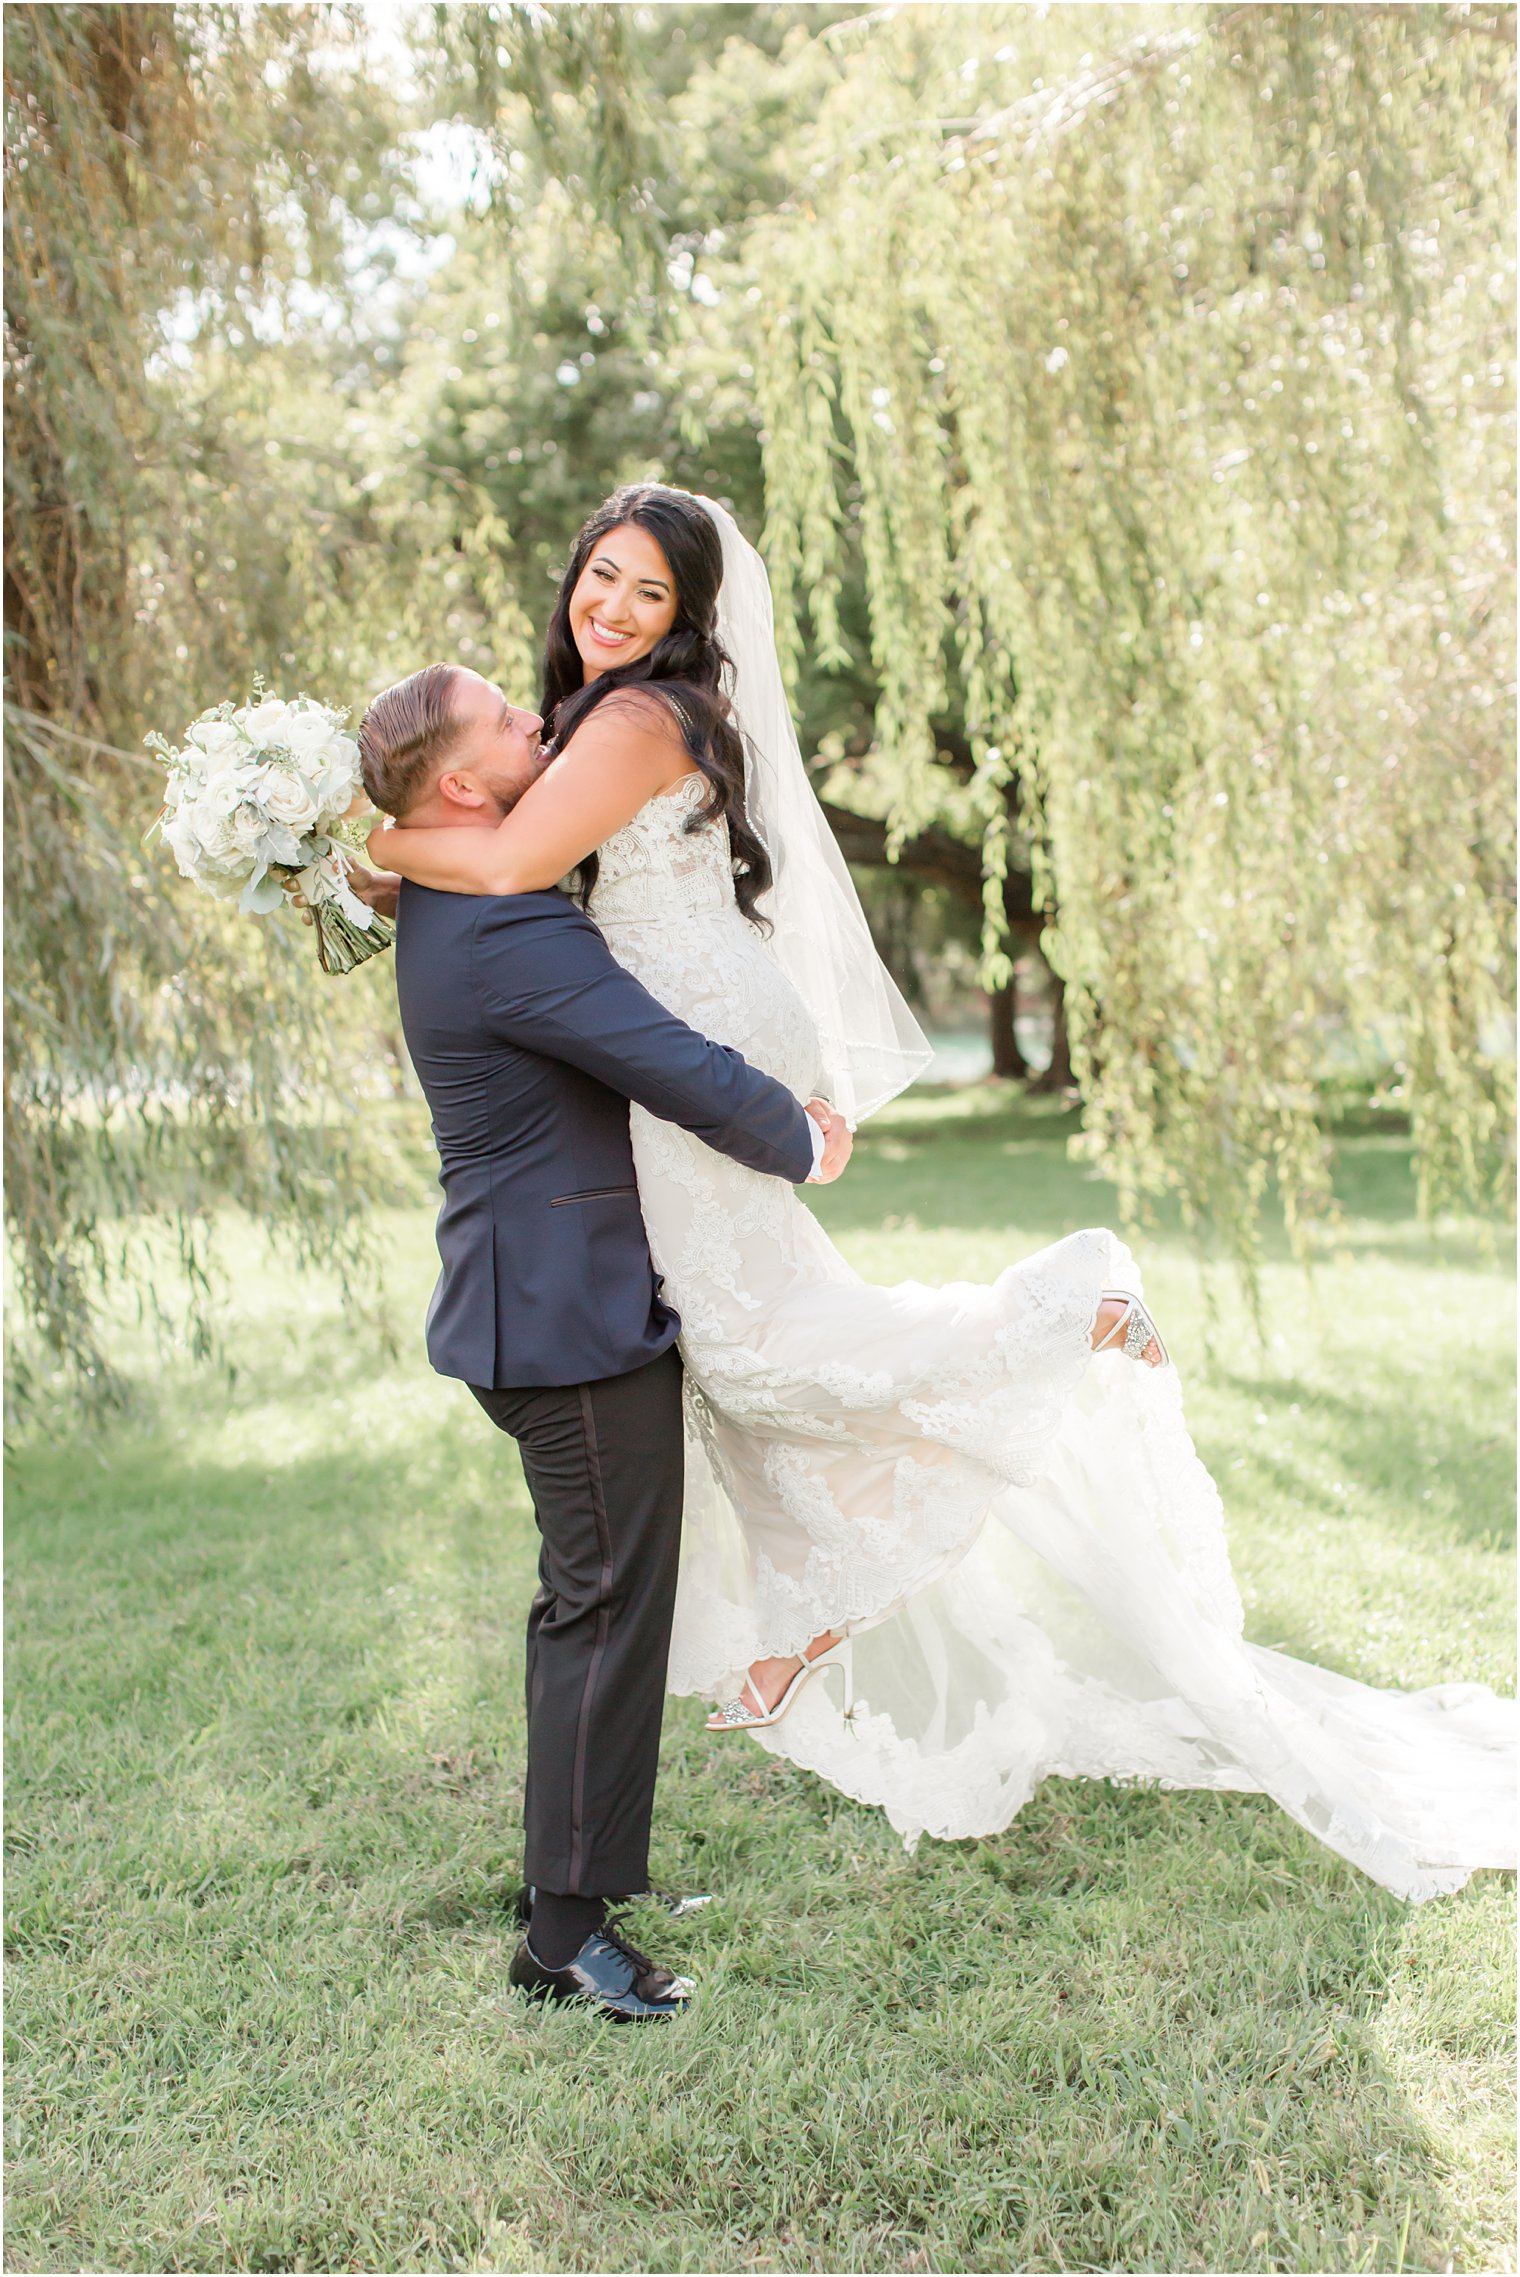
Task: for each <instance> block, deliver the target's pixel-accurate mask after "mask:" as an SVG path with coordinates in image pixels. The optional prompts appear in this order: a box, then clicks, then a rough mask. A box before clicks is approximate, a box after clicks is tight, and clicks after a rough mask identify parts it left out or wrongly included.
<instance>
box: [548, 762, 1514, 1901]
mask: <svg viewBox="0 0 1520 2277" xmlns="http://www.w3.org/2000/svg"><path fill="white" fill-rule="evenodd" d="M704 796H705V784H704V783H703V781H702V779H701V778H700V777H697V776H691V777H688V778H686V779H685V780H683V782H681V783H680V784H679V785H678V786H677V787H676V788H675V789H674V790H671V791H668V792H666V793H665V794H664V795H662V796H661V797H658V798H655V799H652V800H651V801H650V802H649V804H648V805H646V806H645V807H644V808H643V809H642V810H641V811H640V813H638V814H637V815H636V816H635V817H634V819H633V821H632V822H630V823H629V824H628V825H627V827H626V828H624V829H623V830H620V831H618V832H617V833H616V835H615V836H614V837H612V838H611V839H610V840H608V842H607V843H606V844H605V845H604V846H603V847H602V848H601V850H600V864H599V874H598V878H597V882H596V885H595V888H594V891H593V894H592V896H591V900H590V903H589V909H590V914H591V915H592V917H593V918H594V919H595V921H596V923H597V925H598V926H599V927H600V928H601V930H602V932H603V933H604V935H605V936H606V939H607V941H608V943H609V945H610V947H611V949H612V951H613V953H614V955H615V956H616V957H617V958H618V959H619V960H620V962H621V963H623V964H624V965H626V966H627V967H628V968H629V970H630V971H632V972H633V973H635V974H636V975H637V976H638V978H639V979H640V980H641V981H642V982H643V983H644V985H645V986H646V987H647V988H648V989H649V990H650V991H651V993H652V994H653V995H655V996H656V997H658V998H659V999H660V1001H661V1002H662V1003H663V1004H665V1005H666V1006H667V1007H668V1008H669V1009H670V1010H671V1011H673V1012H677V1013H679V1014H680V1015H681V1016H682V1017H683V1018H684V1019H686V1020H688V1021H689V1022H690V1023H691V1024H692V1026H694V1027H696V1028H699V1029H700V1030H702V1031H703V1032H704V1033H705V1034H707V1035H709V1036H712V1037H715V1038H716V1039H718V1041H720V1042H722V1043H727V1044H732V1045H734V1046H735V1047H737V1048H738V1049H739V1050H741V1051H743V1052H744V1054H745V1056H746V1057H747V1058H748V1059H750V1060H751V1061H753V1062H754V1064H755V1065H756V1066H759V1067H762V1068H764V1069H765V1070H766V1071H767V1072H768V1073H769V1074H771V1075H774V1076H776V1077H778V1078H779V1079H780V1080H781V1081H782V1082H783V1083H785V1084H787V1085H788V1086H789V1087H790V1088H791V1089H792V1090H793V1091H795V1092H796V1093H797V1095H798V1096H799V1097H800V1098H806V1097H807V1096H808V1095H809V1094H810V1093H811V1092H812V1091H813V1090H814V1089H815V1087H816V1081H817V1075H818V1066H819V1059H818V1042H817V1036H816V1033H815V1031H814V1029H813V1027H812V1023H811V1021H810V1018H809V1015H808V1013H807V1011H806V1009H805V1008H804V1006H803V1004H802V1002H801V1000H800V998H799V997H798V996H797V994H796V993H795V991H794V990H793V988H792V987H791V985H790V983H789V982H788V981H787V979H786V978H785V977H784V975H783V973H782V971H781V969H780V966H779V964H778V963H777V961H776V958H775V956H774V955H773V953H772V951H771V950H770V948H769V947H768V946H767V943H766V940H765V938H764V936H763V935H762V934H761V933H760V932H759V931H758V930H757V929H756V928H755V926H753V925H752V924H751V923H750V922H749V921H748V920H747V919H746V918H745V917H744V916H743V915H742V914H741V913H740V911H739V909H738V907H737V905H736V903H735V900H734V894H733V879H732V866H731V858H730V851H729V844H728V837H727V832H726V829H725V827H724V826H723V825H722V824H721V823H720V824H718V825H716V826H713V825H707V824H699V825H698V826H697V827H695V828H692V827H689V826H690V825H691V824H693V823H694V822H696V820H697V809H698V807H699V806H700V804H701V802H702V800H703V798H704ZM633 1148H634V1159H635V1162H636V1165H637V1171H638V1179H639V1194H640V1199H641V1202H642V1207H643V1212H644V1219H645V1223H646V1225H647V1227H648V1231H649V1241H650V1247H651V1249H652V1251H653V1254H654V1259H655V1265H656V1269H657V1270H658V1271H659V1272H660V1273H661V1274H663V1276H664V1281H665V1294H666V1296H667V1297H668V1299H669V1300H670V1301H671V1302H672V1303H673V1304H674V1305H675V1307H676V1309H677V1310H678V1312H679V1313H680V1315H681V1321H682V1337H681V1350H682V1353H683V1355H684V1358H685V1362H686V1370H687V1407H686V1413H687V1425H688V1448H687V1505H686V1524H685V1538H684V1548H683V1556H682V1570H681V1583H680V1592H679V1597H678V1603H677V1611H676V1622H675V1634H674V1640H673V1645H672V1653H671V1665H670V1676H669V1683H670V1688H671V1690H672V1691H674V1692H677V1693H686V1694H690V1693H697V1694H704V1695H706V1696H707V1697H708V1698H709V1699H711V1700H713V1701H715V1702H716V1701H720V1700H727V1699H730V1698H732V1697H733V1696H734V1694H735V1693H736V1692H737V1691H738V1689H739V1686H740V1684H741V1682H742V1680H743V1677H744V1673H745V1671H746V1669H747V1668H748V1666H749V1664H750V1663H751V1661H754V1660H756V1659H759V1658H762V1657H765V1656H768V1655H771V1654H794V1653H800V1652H801V1651H802V1649H803V1647H804V1646H805V1645H806V1644H807V1643H808V1641H809V1640H810V1639H811V1638H813V1637H815V1636H818V1635H821V1634H822V1633H823V1631H824V1630H826V1629H829V1628H834V1629H838V1628H839V1627H841V1626H842V1624H843V1623H844V1622H846V1621H850V1622H855V1623H869V1624H870V1626H869V1627H868V1628H867V1629H866V1630H865V1632H864V1633H861V1634H857V1636H856V1638H855V1644H854V1652H855V1689H856V1695H857V1705H856V1712H855V1715H854V1717H853V1719H852V1720H851V1721H850V1722H848V1723H847V1722H846V1721H845V1719H844V1716H843V1714H842V1712H841V1708H840V1705H839V1703H838V1701H837V1700H836V1698H835V1696H834V1694H833V1691H832V1689H831V1687H832V1684H833V1678H832V1676H831V1675H829V1674H823V1673H821V1674H820V1675H818V1676H816V1677H815V1678H813V1679H812V1681H811V1682H810V1683H808V1684H807V1685H805V1686H804V1687H803V1690H802V1693H801V1695H800V1697H799V1698H798V1700H797V1701H796V1702H795V1704H794V1705H793V1706H792V1708H791V1709H790V1710H789V1711H788V1713H787V1715H786V1716H785V1718H784V1719H783V1720H782V1721H781V1722H780V1723H779V1724H777V1725H775V1726H774V1727H772V1728H770V1729H768V1730H763V1731H760V1732H758V1733H756V1735H755V1736H756V1737H757V1738H758V1739H759V1741H760V1743H761V1745H762V1746H764V1747H766V1748H768V1749H770V1750H771V1751H772V1752H773V1753H776V1754H780V1755H786V1756H789V1757H790V1758H791V1759H792V1760H793V1761H794V1762H797V1763H800V1764H804V1765H806V1766H807V1767H808V1768H809V1769H811V1770H813V1771H816V1772H818V1773H819V1774H820V1775H821V1776H822V1777H823V1778H825V1779H827V1780H828V1781H829V1782H830V1783H831V1784H832V1785H833V1786H835V1787H837V1788H839V1789H840V1790H841V1791H842V1792H843V1793H845V1794H847V1795H851V1796H853V1797H855V1798H856V1799H858V1800H859V1801H862V1802H866V1803H872V1804H876V1805H879V1806H880V1808H881V1809H882V1810H884V1811H885V1812H886V1814H887V1816H888V1818H889V1820H890V1821H891V1823H892V1825H893V1826H894V1827H895V1828H897V1830H898V1831H899V1832H900V1833H901V1834H902V1835H903V1836H904V1838H905V1839H906V1841H907V1842H908V1844H909V1845H910V1846H911V1845H912V1844H913V1843H915V1842H916V1841H917V1839H918V1837H919V1836H920V1834H923V1833H928V1834H932V1835H937V1836H941V1837H950V1836H959V1835H988V1834H993V1833H996V1832H997V1831H998V1830H999V1829H1001V1828H1003V1827H1006V1826H1007V1825H1008V1823H1009V1821H1010V1820H1011V1819H1012V1818H1013V1817H1014V1816H1015V1814H1016V1813H1017V1811H1018V1810H1019V1809H1020V1807H1021V1806H1022V1804H1023V1803H1024V1802H1025V1800H1026V1799H1027V1797H1028V1796H1029V1794H1030V1793H1031V1792H1032V1790H1033V1789H1034V1787H1035V1786H1036V1785H1037V1784H1038V1783H1039V1781H1040V1780H1042V1779H1043V1778H1045V1777H1047V1776H1049V1775H1050V1774H1053V1773H1054V1774H1059V1775H1061V1776H1066V1777H1071V1776H1083V1777H1090V1778H1117V1779H1131V1778H1143V1779H1153V1780H1157V1781H1160V1782H1162V1783H1163V1784H1165V1785H1168V1786H1174V1787H1214V1788H1236V1789H1242V1790H1246V1791H1249V1792H1253V1793H1263V1794H1267V1795H1270V1796H1272V1797H1273V1798H1274V1799H1275V1800H1276V1801H1277V1802H1278V1803H1279V1804H1281V1806H1282V1807H1283V1809H1284V1810H1286V1811H1288V1812H1289V1813H1290V1814H1291V1815H1292V1817H1294V1818H1295V1819H1296V1820H1298V1822H1299V1824H1300V1825H1302V1826H1305V1827H1307V1828H1308V1829H1309V1830H1310V1832H1311V1833H1313V1834H1315V1835H1317V1836H1318V1837H1319V1838H1320V1839H1321V1841H1323V1842H1326V1843H1328V1844H1329V1845H1330V1847H1331V1848H1332V1849H1334V1850H1337V1851H1339V1852H1340V1853H1341V1855H1342V1856H1343V1857H1345V1858H1348V1859H1351V1860H1352V1861H1353V1862H1354V1863H1355V1864H1356V1865H1358V1866H1360V1867H1362V1868H1364V1869H1365V1871H1366V1872H1367V1873H1368V1874H1370V1875H1372V1876H1373V1877H1374V1879H1375V1880H1377V1881H1379V1882H1381V1883H1383V1884H1385V1885H1386V1887H1387V1888H1389V1889H1391V1890H1394V1891H1397V1892H1398V1893H1399V1894H1400V1895H1401V1896H1403V1897H1407V1898H1414V1899H1423V1898H1429V1897H1433V1896H1435V1895H1437V1894H1438V1893H1441V1892H1444V1891H1451V1890H1455V1889H1458V1888H1460V1886H1461V1885H1462V1883H1463V1882H1465V1881H1466V1879H1467V1878H1468V1876H1469V1875H1470V1874H1471V1873H1472V1872H1473V1870H1474V1869H1475V1868H1477V1867H1480V1866H1502V1865H1513V1863H1514V1788H1513V1776H1514V1715H1515V1703H1514V1702H1513V1701H1510V1700H1501V1699H1499V1698H1497V1697H1496V1696H1495V1695H1494V1694H1493V1693H1492V1692H1490V1691H1488V1690H1487V1689H1486V1688H1484V1687H1483V1686H1480V1685H1474V1684H1442V1685H1436V1686H1434V1687H1432V1688H1431V1689H1429V1690H1427V1691H1422V1692H1413V1693H1398V1692H1380V1691H1377V1690H1374V1689H1373V1688H1372V1687H1370V1686H1368V1685H1365V1684H1360V1683H1355V1682H1352V1681H1350V1680H1349V1679H1347V1678H1345V1677H1341V1676H1335V1675H1332V1674H1330V1673H1329V1672H1328V1671H1326V1670H1324V1669H1320V1668H1315V1667H1312V1666H1310V1665H1309V1664H1307V1663H1306V1662H1303V1661H1299V1660H1293V1659H1290V1658H1288V1657H1287V1656H1286V1655H1285V1654H1283V1653H1279V1652H1272V1651H1268V1650H1267V1649H1265V1648H1264V1647H1262V1646H1258V1645H1251V1644H1248V1643H1246V1642H1245V1639H1244V1636H1243V1634H1242V1629H1243V1621H1242V1612H1241V1602H1240V1597H1239V1594H1238V1592H1237V1590H1236V1587H1235V1583H1234V1580H1233V1578H1232V1576H1231V1572H1230V1563H1229V1556H1228V1552H1227V1549H1226V1544H1225V1529H1224V1514H1223V1510H1222V1507H1221V1504H1220V1499H1219V1494H1218V1491H1217V1489H1216V1488H1215V1485H1214V1482H1213V1480H1212V1479H1211V1478H1210V1476H1209V1474H1208V1472H1207V1471H1206V1470H1205V1468H1204V1466H1203V1464H1202V1462H1201V1461H1200V1460H1199V1457H1198V1455H1197V1452H1196V1450H1195V1448H1194V1446H1193V1443H1192V1440H1191V1439H1190V1438H1189V1436H1188V1432H1187V1427H1186V1424H1185V1423H1184V1421H1183V1414H1182V1399H1181V1392H1180V1389H1179V1385H1178V1380H1177V1373H1176V1370H1175V1368H1170V1367H1169V1368H1162V1369H1152V1368H1149V1367H1146V1366H1143V1365H1140V1364H1137V1363H1136V1362H1135V1361H1133V1360H1130V1359H1127V1358H1126V1357H1124V1355H1123V1354H1122V1353H1121V1352H1118V1351H1115V1352H1106V1353H1103V1354H1101V1355H1097V1356H1095V1355H1094V1354H1093V1352H1092V1350H1091V1344H1090V1338H1091V1331H1092V1324H1093V1321H1094V1318H1095V1316H1096V1311H1097V1306H1098V1300H1099V1293H1100V1291H1101V1290H1103V1289H1105V1288H1116V1287H1117V1288H1126V1289H1132V1290H1135V1291H1137V1292H1138V1293H1140V1294H1142V1295H1143V1293H1144V1292H1143V1290H1142V1289H1141V1284H1140V1277H1139V1274H1138V1272H1137V1270H1136V1267H1135V1261H1134V1259H1133V1257H1132V1256H1131V1255H1130V1252H1129V1250H1128V1249H1127V1248H1126V1247H1125V1245H1124V1244H1123V1242H1121V1241H1119V1240H1117V1239H1116V1238H1115V1237H1114V1235H1112V1234H1111V1233H1108V1232H1106V1231H1104V1230H1103V1229H1102V1228H1090V1229H1088V1230H1085V1231H1083V1232H1080V1233H1074V1234H1071V1235H1069V1236H1068V1237H1067V1238H1066V1239H1065V1240H1063V1241H1058V1242H1055V1243H1053V1244H1052V1245H1051V1247H1049V1248H1048V1249H1043V1250H1041V1251H1039V1252H1038V1253H1037V1254H1036V1255H1035V1256H1032V1257H1028V1258H1025V1259H1024V1260H1023V1261H1022V1262H1020V1263H1018V1264H1015V1265H1011V1266H1010V1267H1009V1268H1008V1270H1007V1271H1006V1272H1004V1273H1002V1274H1000V1275H999V1276H998V1278H997V1280H996V1281H994V1282H993V1283H992V1285H991V1286H990V1287H976V1286H973V1285H971V1284H969V1283H965V1282H957V1283H952V1284H951V1285H949V1286H947V1287H945V1288H928V1287H925V1286H923V1285H922V1284H920V1283H918V1282H914V1281H908V1282H904V1283H902V1284H900V1285H899V1286H898V1287H896V1288H874V1287H871V1286H869V1285H868V1284H867V1283H865V1282H864V1281H862V1280H861V1278H860V1276H859V1275H858V1274H857V1273H855V1272H854V1271H852V1269H851V1268H850V1266H849V1265H847V1264H846V1263H845V1261H844V1259H843V1258H842V1257H841V1256H840V1255H839V1253H838V1251H837V1250H836V1249H835V1248H834V1246H833V1244H832V1243H831V1242H830V1241H829V1239H828V1237H827V1235H826V1234H825V1233H824V1231H823V1228H822V1227H821V1226H820V1225H819V1223H818V1221H817V1219H816V1218H815V1217H814V1216H813V1215H812V1213H811V1211H810V1210H808V1209H807V1208H806V1207H805V1205H804V1204H803V1203H802V1202H801V1201H800V1200H799V1199H798V1197H797V1196H796V1194H794V1192H793V1191H792V1189H791V1188H790V1187H788V1186H786V1185H785V1184H783V1183H782V1182H781V1181H780V1180H778V1179H774V1178H766V1177H763V1176H761V1175H759V1174H758V1173H756V1172H754V1171H749V1170H745V1169H741V1168H740V1167H739V1166H738V1165H737V1164H736V1163H732V1162H729V1161H728V1160H726V1159H725V1158H724V1157H723V1156H721V1155H718V1154H716V1153H714V1152H713V1151H712V1150H711V1149H710V1148H709V1147H707V1146H705V1145H704V1144H703V1143H702V1142H701V1141H700V1140H699V1139H695V1138H692V1137H690V1136H689V1135H688V1134H687V1133H686V1132H684V1131H681V1130H678V1129H676V1128H675V1127H674V1126H673V1125H672V1124H670V1123H664V1122H659V1121H657V1120H656V1119H655V1118H654V1117H652V1116H650V1115H648V1114H646V1113H645V1112H643V1110H641V1109H640V1108H638V1107H635V1108H634V1109H633ZM715 1744H732V1743H731V1742H715Z"/></svg>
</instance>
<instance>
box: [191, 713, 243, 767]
mask: <svg viewBox="0 0 1520 2277" xmlns="http://www.w3.org/2000/svg"><path fill="white" fill-rule="evenodd" d="M188 741H190V742H191V743H193V744H195V745H196V746H197V747H198V749H200V750H202V751H204V752H205V754H206V757H207V758H208V759H209V760H210V761H211V763H212V765H213V766H214V767H224V766H226V765H228V764H229V762H231V761H233V760H235V759H236V758H237V757H238V755H239V753H242V752H246V751H247V749H248V746H247V744H246V743H245V742H244V741H243V738H242V737H241V736H240V735H239V733H238V731H237V729H236V728H235V727H234V726H233V724H232V722H231V720H225V719H207V720H200V719H198V720H197V721H196V722H195V725H194V726H193V727H192V728H191V730H190V733H189V737H188Z"/></svg>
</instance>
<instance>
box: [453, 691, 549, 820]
mask: <svg viewBox="0 0 1520 2277" xmlns="http://www.w3.org/2000/svg"><path fill="white" fill-rule="evenodd" d="M449 708H450V710H451V711H452V713H453V715H454V717H455V719H456V720H458V721H459V723H460V724H461V726H462V727H463V729H464V733H463V735H462V736H461V737H460V739H459V741H458V743H457V744H456V745H455V746H454V748H453V750H452V751H451V752H450V753H449V755H448V758H447V760H446V761H445V763H444V766H443V769H442V772H441V773H440V775H439V777H438V787H439V789H440V791H441V792H442V793H443V795H444V797H445V799H446V800H449V801H451V802H458V803H464V802H468V803H469V804H471V805H473V806H475V807H476V808H477V809H478V808H480V807H481V806H482V805H483V806H484V808H485V810H486V811H487V812H488V813H489V815H490V819H491V820H492V821H500V819H501V817H502V816H503V815H504V814H506V813H508V812H510V810H511V809H512V808H513V807H514V806H515V805H516V804H517V802H518V800H519V799H520V798H521V797H522V795H523V792H524V791H525V790H526V789H527V788H528V786H529V784H530V783H535V782H537V780H538V778H539V776H540V775H541V774H542V773H543V771H544V767H545V765H546V763H547V762H546V761H545V760H544V759H543V758H541V757H540V741H539V738H540V732H541V730H542V728H543V724H544V723H543V721H542V720H541V719H540V718H539V716H538V714H537V712H529V711H524V710H523V709H522V707H521V706H520V705H517V704H513V703H511V702H509V700H508V699H507V697H505V696H504V695H503V694H502V692H501V690H500V688H498V687H497V685H496V682H495V681H494V680H487V679H486V678H485V677H484V676H483V675H482V674H481V673H479V672H472V671H470V670H469V668H468V666H461V667H460V669H459V671H458V672H457V674H456V675H455V680H454V687H453V693H452V697H451V700H450V707H449Z"/></svg>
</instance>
